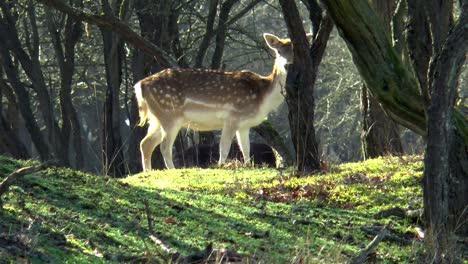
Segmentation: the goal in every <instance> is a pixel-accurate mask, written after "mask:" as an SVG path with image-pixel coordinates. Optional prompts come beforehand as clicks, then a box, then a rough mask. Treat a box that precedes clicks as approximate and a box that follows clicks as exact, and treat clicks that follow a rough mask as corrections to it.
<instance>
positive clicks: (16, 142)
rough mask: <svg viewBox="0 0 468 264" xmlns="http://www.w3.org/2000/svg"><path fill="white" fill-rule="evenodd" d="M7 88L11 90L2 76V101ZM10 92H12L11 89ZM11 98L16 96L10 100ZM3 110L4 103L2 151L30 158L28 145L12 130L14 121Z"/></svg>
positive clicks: (0, 120)
mask: <svg viewBox="0 0 468 264" xmlns="http://www.w3.org/2000/svg"><path fill="white" fill-rule="evenodd" d="M2 75H3V74H2V69H1V68H0V76H2ZM7 89H8V90H9V89H10V88H9V87H8V86H7V84H6V83H5V81H3V80H2V79H1V78H0V102H1V101H2V97H3V92H4V91H7ZM9 92H10V93H12V92H11V91H9ZM8 97H13V94H12V96H7V99H8ZM11 99H14V98H10V99H8V100H11ZM3 112H4V111H3V104H0V146H1V147H0V151H3V153H5V152H7V153H9V154H10V155H11V156H12V157H13V158H16V159H27V158H30V156H29V154H28V151H27V150H26V147H25V146H24V144H23V143H22V142H21V140H20V139H19V138H18V136H17V135H16V134H15V133H14V131H13V130H12V129H13V126H12V123H11V122H10V120H7V119H6V118H5V117H4V116H3Z"/></svg>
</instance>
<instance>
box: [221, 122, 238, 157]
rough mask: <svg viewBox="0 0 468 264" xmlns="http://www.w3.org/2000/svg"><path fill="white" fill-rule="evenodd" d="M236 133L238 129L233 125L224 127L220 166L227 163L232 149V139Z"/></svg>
mask: <svg viewBox="0 0 468 264" xmlns="http://www.w3.org/2000/svg"><path fill="white" fill-rule="evenodd" d="M235 133H236V129H235V128H234V127H233V126H232V124H225V125H224V127H223V131H222V132H221V140H220V141H219V161H218V165H221V164H223V163H224V162H226V158H227V156H228V154H229V150H230V149H231V143H232V138H233V137H234V134H235Z"/></svg>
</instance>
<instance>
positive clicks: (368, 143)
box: [361, 85, 403, 159]
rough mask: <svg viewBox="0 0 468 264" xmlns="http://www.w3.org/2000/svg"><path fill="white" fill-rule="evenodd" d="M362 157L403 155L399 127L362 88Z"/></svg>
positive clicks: (364, 87) (364, 88) (365, 89)
mask: <svg viewBox="0 0 468 264" xmlns="http://www.w3.org/2000/svg"><path fill="white" fill-rule="evenodd" d="M362 115H363V122H362V130H363V131H362V138H361V139H362V141H361V142H362V155H363V158H364V159H370V158H376V157H380V156H385V155H389V154H392V155H397V156H398V155H401V154H403V146H402V144H401V140H400V135H399V129H398V126H397V124H396V123H395V122H393V120H390V119H389V118H388V117H387V116H386V115H385V112H384V111H383V109H382V107H381V106H380V104H379V102H378V101H377V100H376V99H375V98H373V97H372V96H371V95H370V94H369V93H368V91H367V88H366V86H365V85H363V87H362Z"/></svg>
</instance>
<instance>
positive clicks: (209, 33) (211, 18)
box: [195, 0, 219, 68]
mask: <svg viewBox="0 0 468 264" xmlns="http://www.w3.org/2000/svg"><path fill="white" fill-rule="evenodd" d="M218 2H219V1H218V0H209V4H208V6H209V10H208V16H207V18H206V28H205V34H204V35H203V38H202V41H201V43H200V46H199V47H198V52H197V56H196V57H195V68H201V67H202V66H203V60H204V59H205V55H206V52H207V50H208V48H209V47H210V42H211V39H212V38H213V35H214V33H213V28H214V22H215V19H216V14H217V12H218Z"/></svg>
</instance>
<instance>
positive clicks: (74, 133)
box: [47, 12, 84, 169]
mask: <svg viewBox="0 0 468 264" xmlns="http://www.w3.org/2000/svg"><path fill="white" fill-rule="evenodd" d="M52 18H53V14H52V13H50V12H49V13H48V15H47V22H48V23H47V24H48V27H49V33H50V35H51V37H52V40H53V45H54V49H55V54H56V58H57V62H58V65H59V68H60V91H59V98H60V109H61V115H62V128H61V135H62V137H63V138H64V142H66V144H65V146H64V152H66V153H67V154H68V152H69V151H70V150H69V147H68V143H69V142H70V138H71V139H72V140H71V142H72V143H73V150H74V161H75V162H74V164H75V167H76V168H77V169H82V168H83V166H84V160H83V150H82V145H83V144H82V139H81V126H80V122H79V120H78V114H77V113H76V110H75V107H74V106H73V101H72V98H71V86H72V80H73V74H74V72H75V45H76V43H77V42H78V40H79V39H80V38H81V34H82V25H81V22H77V21H75V20H74V19H73V18H71V17H70V16H67V18H66V21H65V32H64V35H65V36H64V42H65V43H64V45H63V47H62V43H61V39H62V37H61V32H60V31H59V29H58V28H57V26H56V25H55V22H54V20H53V19H52ZM70 136H71V137H70Z"/></svg>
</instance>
